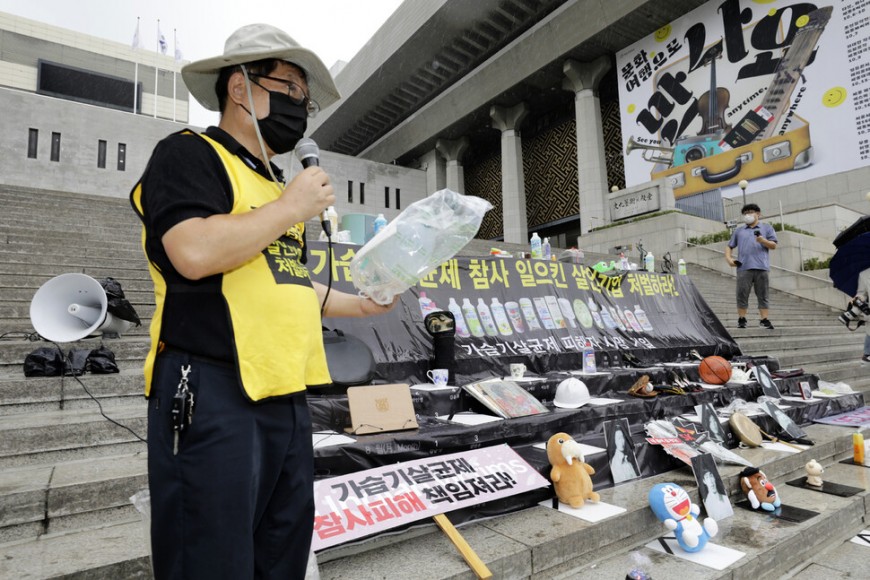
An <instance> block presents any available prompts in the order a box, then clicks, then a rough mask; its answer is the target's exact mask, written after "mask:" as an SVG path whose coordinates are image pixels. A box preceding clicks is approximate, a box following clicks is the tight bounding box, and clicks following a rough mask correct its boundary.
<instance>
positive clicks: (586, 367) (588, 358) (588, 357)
mask: <svg viewBox="0 0 870 580" xmlns="http://www.w3.org/2000/svg"><path fill="white" fill-rule="evenodd" d="M596 370H597V369H596V368H595V349H594V348H592V341H590V340H587V341H586V344H585V345H584V346H583V373H584V374H592V373H595V372H596Z"/></svg>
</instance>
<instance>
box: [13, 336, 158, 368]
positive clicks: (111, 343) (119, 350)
mask: <svg viewBox="0 0 870 580" xmlns="http://www.w3.org/2000/svg"><path fill="white" fill-rule="evenodd" d="M101 343H102V344H103V345H104V346H105V347H106V348H108V349H109V350H111V351H112V352H113V353H114V354H115V360H116V361H129V360H144V358H145V355H146V354H147V353H148V349H149V346H150V343H149V341H148V337H147V335H145V334H142V335H139V336H124V337H121V338H112V339H109V338H104V339H102V340H101V341H99V340H98V339H86V340H80V341H78V342H69V343H64V344H63V345H61V346H62V348H63V351H64V353H67V352H69V351H70V350H72V349H79V348H82V349H94V348H97V347H98V346H100V344H101ZM47 344H48V343H45V342H31V341H21V340H14V341H8V342H4V343H2V348H0V364H5V365H21V364H24V358H25V357H26V356H27V355H28V354H30V353H31V352H33V351H34V350H35V349H37V348H38V347H40V346H46V345H47Z"/></svg>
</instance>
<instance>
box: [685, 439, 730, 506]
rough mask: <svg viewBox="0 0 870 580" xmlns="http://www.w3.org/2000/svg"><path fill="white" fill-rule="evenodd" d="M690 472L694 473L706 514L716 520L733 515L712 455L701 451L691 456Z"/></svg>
mask: <svg viewBox="0 0 870 580" xmlns="http://www.w3.org/2000/svg"><path fill="white" fill-rule="evenodd" d="M692 472H693V473H694V474H695V481H696V482H697V483H698V492H699V493H700V495H701V503H703V504H704V510H705V511H706V512H707V515H708V516H710V517H711V518H713V519H714V520H716V521H717V522H718V521H721V520H724V519H725V518H729V517H731V516H733V515H734V508H733V507H731V500H730V499H729V498H728V492H727V491H726V489H725V484H724V483H723V482H722V476H720V475H719V470H718V469H717V467H716V461H715V460H714V459H713V456H712V455H710V454H709V453H702V454H700V455H698V456H697V457H693V458H692Z"/></svg>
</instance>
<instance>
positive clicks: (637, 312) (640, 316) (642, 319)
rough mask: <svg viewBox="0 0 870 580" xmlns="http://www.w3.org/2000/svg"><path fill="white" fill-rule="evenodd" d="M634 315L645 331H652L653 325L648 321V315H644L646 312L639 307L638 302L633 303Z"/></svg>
mask: <svg viewBox="0 0 870 580" xmlns="http://www.w3.org/2000/svg"><path fill="white" fill-rule="evenodd" d="M634 317H635V318H637V322H638V324H640V327H641V328H643V329H644V330H645V331H647V332H652V330H653V325H652V324H651V323H650V321H649V317H648V316H647V315H646V312H644V311H643V309H642V308H641V307H640V304H635V305H634Z"/></svg>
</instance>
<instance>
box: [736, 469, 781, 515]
mask: <svg viewBox="0 0 870 580" xmlns="http://www.w3.org/2000/svg"><path fill="white" fill-rule="evenodd" d="M740 489H742V490H743V493H745V494H746V497H747V499H749V504H750V505H751V506H752V509H756V510H757V509H759V508H760V509H763V510H764V511H767V512H772V511H774V510H776V508H778V507H779V506H781V505H782V500H780V499H779V494H778V493H776V488H775V487H774V486H773V484H772V483H771V482H770V481H768V479H767V476H766V475H764V472H763V471H761V470H760V469H758V468H757V467H747V468H746V469H744V470H743V471H741V472H740Z"/></svg>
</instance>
